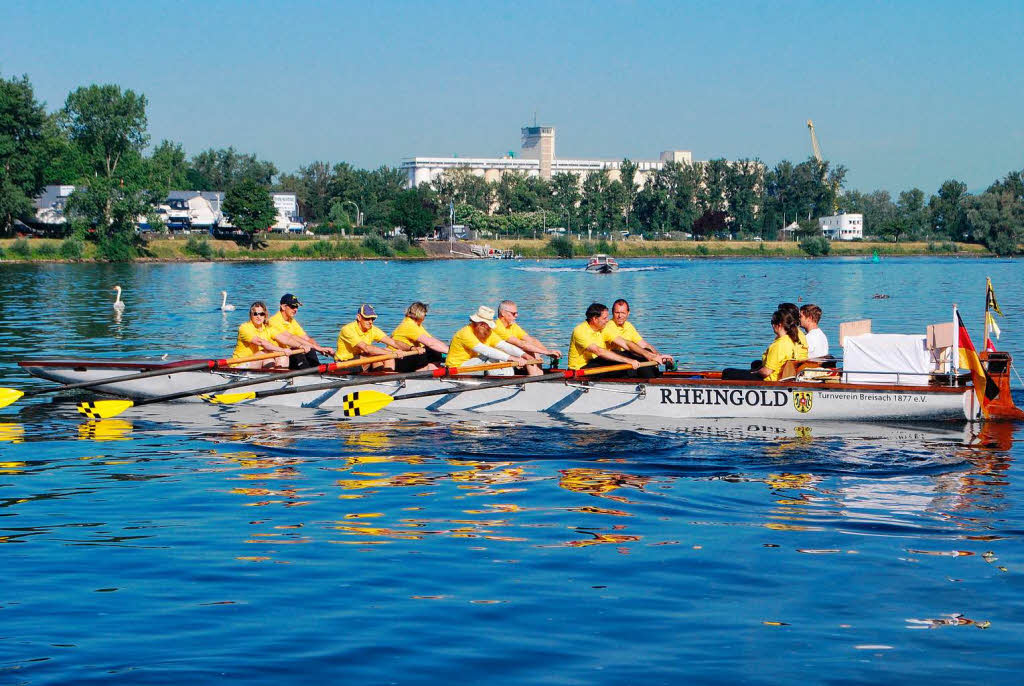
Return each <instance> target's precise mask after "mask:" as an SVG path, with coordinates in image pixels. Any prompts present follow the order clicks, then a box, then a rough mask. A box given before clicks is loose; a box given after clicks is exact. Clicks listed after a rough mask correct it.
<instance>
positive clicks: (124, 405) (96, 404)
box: [78, 400, 135, 419]
mask: <svg viewBox="0 0 1024 686" xmlns="http://www.w3.org/2000/svg"><path fill="white" fill-rule="evenodd" d="M134 404H135V403H133V402H132V401H131V400H86V401H83V402H80V403H78V411H79V412H81V413H82V414H84V415H85V416H86V417H88V418H89V419H109V418H110V417H116V416H117V415H119V414H121V413H122V412H124V411H125V410H127V409H128V408H129V407H131V406H132V405H134Z"/></svg>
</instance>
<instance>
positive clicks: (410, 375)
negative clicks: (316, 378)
mask: <svg viewBox="0 0 1024 686" xmlns="http://www.w3.org/2000/svg"><path fill="white" fill-rule="evenodd" d="M515 366H522V365H519V364H518V363H517V362H494V363H490V364H481V365H478V366H475V367H441V368H440V369H428V370H424V371H418V372H402V373H401V374H382V375H380V376H360V377H358V378H355V379H346V380H345V381H334V382H325V383H318V384H309V385H306V386H295V387H294V388H275V389H271V390H267V391H256V392H255V394H254V395H255V398H254V399H259V398H273V397H274V396H278V395H290V394H292V393H304V392H306V391H333V390H336V389H341V388H349V387H351V386H365V385H367V384H375V383H389V382H391V381H402V380H403V379H426V378H429V377H432V376H433V377H437V378H443V377H446V376H452V375H455V374H462V373H468V372H477V371H486V370H488V369H505V368H507V367H515Z"/></svg>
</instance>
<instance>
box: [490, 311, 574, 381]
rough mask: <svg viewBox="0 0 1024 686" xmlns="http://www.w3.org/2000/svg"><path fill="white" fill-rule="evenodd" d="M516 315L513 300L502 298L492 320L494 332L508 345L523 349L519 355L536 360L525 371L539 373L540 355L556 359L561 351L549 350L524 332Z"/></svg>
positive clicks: (533, 374) (533, 373) (517, 313)
mask: <svg viewBox="0 0 1024 686" xmlns="http://www.w3.org/2000/svg"><path fill="white" fill-rule="evenodd" d="M518 316H519V307H518V306H517V305H516V303H515V301H512V300H502V301H501V303H500V304H499V305H498V319H497V321H495V322H494V333H495V334H497V336H498V338H500V339H501V340H503V341H505V342H507V343H508V344H509V345H512V346H515V347H516V348H518V349H519V350H521V351H523V352H522V353H521V355H522V357H524V358H525V359H528V360H537V363H538V364H531V365H527V367H526V373H527V374H529V375H531V376H535V375H537V374H540V373H541V370H540V362H541V357H540V356H541V355H547V356H549V357H551V358H553V359H556V360H557V359H558V358H560V357H561V356H562V353H561V352H559V351H558V350H550V349H549V348H548V347H547V346H545V345H544V344H543V343H541V342H540V341H538V340H537V339H536V338H534V337H533V336H531V335H530V334H528V333H526V330H525V329H523V327H521V326H519V323H518V321H517V320H516V318H517V317H518Z"/></svg>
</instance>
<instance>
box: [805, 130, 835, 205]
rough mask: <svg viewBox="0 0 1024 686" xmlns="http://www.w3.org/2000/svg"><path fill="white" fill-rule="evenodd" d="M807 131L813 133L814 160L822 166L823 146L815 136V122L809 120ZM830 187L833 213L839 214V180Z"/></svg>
mask: <svg viewBox="0 0 1024 686" xmlns="http://www.w3.org/2000/svg"><path fill="white" fill-rule="evenodd" d="M807 130H808V131H810V132H811V147H812V148H814V159H816V160H818V163H819V164H821V163H822V162H823V160H822V159H821V146H820V145H818V137H817V136H816V135H814V122H813V121H811V120H810V119H808V120H807ZM829 187H830V188H831V189H832V211H833V212H838V211H839V182H838V180H833V181H832V183H830V184H829Z"/></svg>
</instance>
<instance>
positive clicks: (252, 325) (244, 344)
mask: <svg viewBox="0 0 1024 686" xmlns="http://www.w3.org/2000/svg"><path fill="white" fill-rule="evenodd" d="M277 352H280V353H287V352H288V349H287V348H282V347H281V346H279V345H277V344H276V343H274V338H273V332H272V331H271V328H270V325H269V324H267V305H266V303H264V302H263V301H262V300H257V301H256V302H254V303H253V304H252V305H249V321H247V322H244V323H242V324H241V325H240V326H239V327H238V342H237V343H236V344H235V352H233V353H231V357H252V356H253V355H259V354H260V353H277ZM275 364H276V365H277V366H279V367H287V366H288V356H287V355H282V356H281V357H275V358H274V359H272V360H253V361H251V362H242V363H241V364H237V365H234V366H236V367H243V368H245V369H263V368H264V367H273V366H274V365H275Z"/></svg>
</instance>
